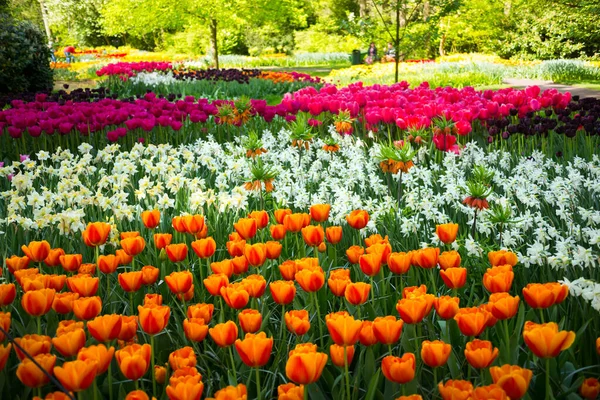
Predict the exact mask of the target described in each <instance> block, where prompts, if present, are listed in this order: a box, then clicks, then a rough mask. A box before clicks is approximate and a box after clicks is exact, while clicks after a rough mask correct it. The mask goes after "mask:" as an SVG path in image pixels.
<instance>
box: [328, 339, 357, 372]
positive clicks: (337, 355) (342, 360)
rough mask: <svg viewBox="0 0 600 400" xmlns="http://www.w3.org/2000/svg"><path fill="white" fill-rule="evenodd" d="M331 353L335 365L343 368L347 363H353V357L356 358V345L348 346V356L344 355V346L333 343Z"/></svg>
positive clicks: (330, 348) (330, 347)
mask: <svg viewBox="0 0 600 400" xmlns="http://www.w3.org/2000/svg"><path fill="white" fill-rule="evenodd" d="M329 355H330V356H331V362H332V363H333V365H336V366H338V367H342V368H343V367H344V366H345V365H346V364H347V365H350V364H352V359H353V358H354V346H346V357H344V346H338V345H337V344H332V345H331V346H329Z"/></svg>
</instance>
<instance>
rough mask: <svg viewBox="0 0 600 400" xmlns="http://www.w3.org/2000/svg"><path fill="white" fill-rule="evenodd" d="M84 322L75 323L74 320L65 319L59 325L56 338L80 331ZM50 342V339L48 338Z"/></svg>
mask: <svg viewBox="0 0 600 400" xmlns="http://www.w3.org/2000/svg"><path fill="white" fill-rule="evenodd" d="M83 328H84V325H83V321H75V320H73V319H65V320H62V321H60V322H59V323H58V327H57V328H56V337H58V336H61V335H64V334H65V333H69V332H73V331H76V330H78V329H83ZM48 340H50V338H48Z"/></svg>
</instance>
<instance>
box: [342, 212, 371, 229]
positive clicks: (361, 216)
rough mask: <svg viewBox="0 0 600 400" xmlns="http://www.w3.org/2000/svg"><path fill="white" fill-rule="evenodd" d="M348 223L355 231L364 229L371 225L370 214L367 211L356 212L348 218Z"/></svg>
mask: <svg viewBox="0 0 600 400" xmlns="http://www.w3.org/2000/svg"><path fill="white" fill-rule="evenodd" d="M346 222H348V225H350V226H351V227H352V228H354V229H362V228H364V227H365V226H367V223H369V213H368V212H366V211H365V210H354V211H352V212H351V213H350V214H349V215H347V216H346Z"/></svg>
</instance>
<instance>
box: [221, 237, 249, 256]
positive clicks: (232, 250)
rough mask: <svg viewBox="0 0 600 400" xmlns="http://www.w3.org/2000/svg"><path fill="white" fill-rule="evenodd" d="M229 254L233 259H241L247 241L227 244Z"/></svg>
mask: <svg viewBox="0 0 600 400" xmlns="http://www.w3.org/2000/svg"><path fill="white" fill-rule="evenodd" d="M226 247H227V252H228V253H229V255H230V256H231V257H239V256H243V255H244V249H245V248H246V241H245V240H233V241H231V240H230V241H229V242H227V243H226Z"/></svg>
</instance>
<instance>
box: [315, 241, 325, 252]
mask: <svg viewBox="0 0 600 400" xmlns="http://www.w3.org/2000/svg"><path fill="white" fill-rule="evenodd" d="M317 250H318V251H319V253H325V251H326V250H327V245H326V244H325V242H321V244H320V245H318V246H317Z"/></svg>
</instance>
